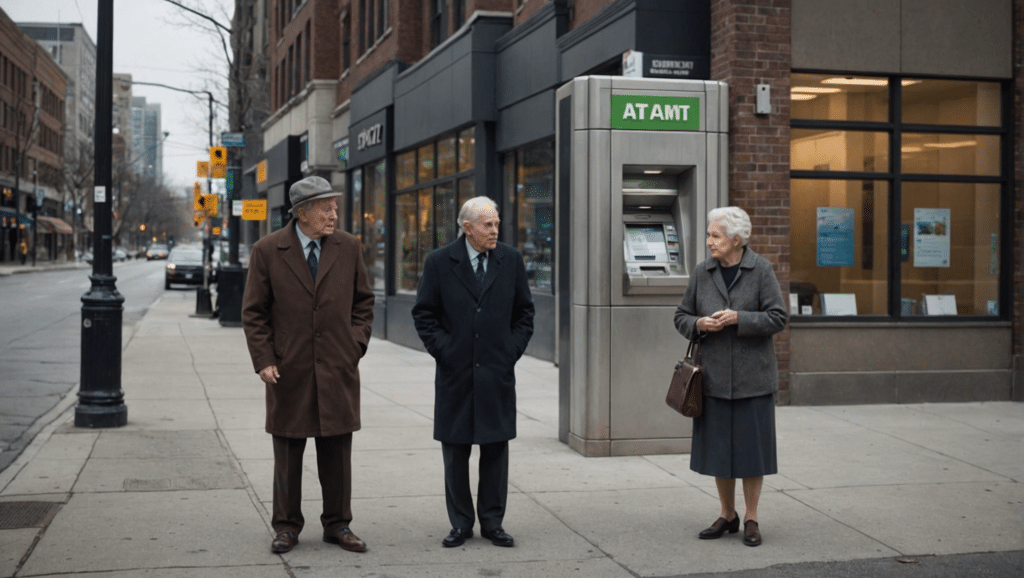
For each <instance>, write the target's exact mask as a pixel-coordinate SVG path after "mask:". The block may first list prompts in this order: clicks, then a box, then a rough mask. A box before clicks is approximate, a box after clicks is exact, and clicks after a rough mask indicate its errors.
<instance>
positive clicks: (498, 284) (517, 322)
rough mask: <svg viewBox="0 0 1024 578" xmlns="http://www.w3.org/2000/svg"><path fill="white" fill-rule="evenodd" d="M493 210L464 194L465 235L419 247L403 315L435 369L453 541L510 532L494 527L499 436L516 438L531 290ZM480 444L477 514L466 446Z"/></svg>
mask: <svg viewBox="0 0 1024 578" xmlns="http://www.w3.org/2000/svg"><path fill="white" fill-rule="evenodd" d="M499 222H500V219H499V218H498V209H497V205H496V204H495V202H494V201H493V200H491V199H489V198H487V197H476V198H473V199H470V200H468V201H466V204H465V205H463V206H462V210H461V211H459V218H458V223H459V227H460V228H461V229H462V232H463V233H464V236H460V237H459V238H458V239H456V240H455V242H453V243H451V244H450V245H447V246H445V247H441V248H440V249H437V250H436V251H434V252H432V253H431V254H430V255H428V256H427V259H426V262H425V263H424V265H423V276H422V277H421V278H420V285H419V288H418V290H417V292H416V305H415V306H414V307H413V310H412V316H413V319H414V321H415V323H416V331H417V332H418V333H419V336H420V339H422V340H423V345H424V346H425V347H426V349H427V352H429V353H430V355H432V356H433V357H434V359H435V360H436V362H437V370H436V373H435V377H434V439H436V440H438V441H440V442H441V453H442V455H443V456H444V482H445V499H446V502H447V506H448V519H449V520H450V521H451V525H452V530H451V533H449V534H448V536H446V537H445V538H444V540H443V542H442V544H443V545H444V546H446V547H454V546H461V545H462V544H463V543H465V541H466V538H471V537H472V536H473V525H474V521H475V519H476V518H477V517H479V519H480V533H481V535H482V536H483V537H484V538H487V539H489V540H490V541H491V542H492V543H493V544H494V545H496V546H512V545H514V543H515V541H514V540H513V539H512V536H509V535H508V534H507V533H506V532H505V530H504V529H503V528H502V520H503V519H504V517H505V502H506V499H507V497H508V441H509V440H510V439H512V438H514V437H516V389H515V386H516V376H515V364H516V361H518V360H519V358H520V357H521V356H522V355H523V351H525V350H526V345H527V344H528V343H529V342H530V337H531V336H532V335H533V297H532V296H531V295H530V286H529V284H528V283H527V280H526V267H524V265H523V258H522V255H521V254H520V253H519V251H517V250H515V249H513V248H512V247H510V246H508V245H506V244H504V243H499V242H498V224H499ZM474 444H476V445H479V446H480V484H479V486H478V488H477V507H476V516H474V512H473V496H472V494H471V492H470V486H469V455H470V451H471V450H472V447H473V445H474Z"/></svg>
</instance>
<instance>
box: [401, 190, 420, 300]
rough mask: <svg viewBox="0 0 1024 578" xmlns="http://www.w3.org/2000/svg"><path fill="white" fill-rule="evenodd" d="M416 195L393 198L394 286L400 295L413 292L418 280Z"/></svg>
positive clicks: (402, 195) (405, 194) (407, 194)
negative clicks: (394, 225) (394, 223)
mask: <svg viewBox="0 0 1024 578" xmlns="http://www.w3.org/2000/svg"><path fill="white" fill-rule="evenodd" d="M417 198H418V195H417V193H404V194H401V195H396V196H395V222H396V225H397V227H396V230H395V284H396V286H397V289H398V291H399V292H401V293H408V292H415V291H416V286H417V285H418V284H419V280H420V267H421V264H420V256H419V241H418V240H417V236H418V231H419V219H418V213H417V210H416V205H417Z"/></svg>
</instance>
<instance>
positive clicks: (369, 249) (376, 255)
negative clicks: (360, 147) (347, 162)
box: [353, 160, 387, 291]
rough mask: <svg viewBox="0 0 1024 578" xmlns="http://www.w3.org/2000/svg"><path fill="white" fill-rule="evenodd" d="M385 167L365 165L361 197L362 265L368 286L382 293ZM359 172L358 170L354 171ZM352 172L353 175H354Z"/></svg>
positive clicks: (383, 165)
mask: <svg viewBox="0 0 1024 578" xmlns="http://www.w3.org/2000/svg"><path fill="white" fill-rule="evenodd" d="M386 169H387V165H386V164H385V162H384V161H383V160H381V161H379V162H377V163H374V164H371V165H366V166H365V167H364V168H363V170H365V171H366V183H365V187H364V195H363V234H364V237H365V239H364V241H363V243H364V249H363V250H364V253H363V262H364V263H365V264H366V270H367V272H368V273H369V274H370V286H371V287H373V288H374V290H377V291H384V267H385V258H384V255H385V250H386V247H385V244H386V243H387V240H386V239H387V237H386V236H385V235H384V233H385V231H384V223H385V222H386V221H385V219H384V210H385V204H386V200H387V188H386V187H387V183H386V181H385V179H386V175H387V172H386ZM356 172H359V171H356ZM354 174H355V173H353V175H354Z"/></svg>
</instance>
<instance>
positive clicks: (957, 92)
mask: <svg viewBox="0 0 1024 578" xmlns="http://www.w3.org/2000/svg"><path fill="white" fill-rule="evenodd" d="M907 82H909V83H910V84H907V85H905V86H904V87H903V106H902V109H903V122H905V123H911V124H942V125H960V126H992V127H996V126H1000V125H1001V124H1002V119H1001V118H1000V115H1001V114H1002V106H1001V99H1002V93H1001V91H1000V88H999V83H998V82H976V81H973V80H970V81H968V80H937V79H924V80H917V81H907Z"/></svg>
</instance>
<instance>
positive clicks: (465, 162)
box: [459, 127, 476, 172]
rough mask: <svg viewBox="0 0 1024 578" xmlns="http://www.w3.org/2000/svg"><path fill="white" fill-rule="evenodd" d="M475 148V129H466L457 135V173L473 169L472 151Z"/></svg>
mask: <svg viewBox="0 0 1024 578" xmlns="http://www.w3.org/2000/svg"><path fill="white" fill-rule="evenodd" d="M475 147H476V129H474V128H472V127H471V128H468V129H466V130H464V131H462V132H460V133H459V172H462V171H468V170H471V169H472V168H473V150H474V148H475Z"/></svg>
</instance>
